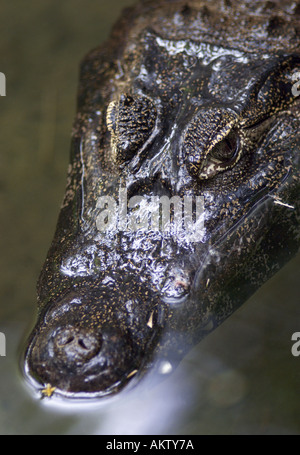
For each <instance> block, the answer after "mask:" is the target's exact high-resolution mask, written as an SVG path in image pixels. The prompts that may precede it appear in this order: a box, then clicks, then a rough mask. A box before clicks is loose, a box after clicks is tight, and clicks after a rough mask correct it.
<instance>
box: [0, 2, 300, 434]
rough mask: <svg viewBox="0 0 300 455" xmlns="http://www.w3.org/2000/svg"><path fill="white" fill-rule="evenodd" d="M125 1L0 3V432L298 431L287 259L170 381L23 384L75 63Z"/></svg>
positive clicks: (298, 381)
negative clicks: (49, 394)
mask: <svg viewBox="0 0 300 455" xmlns="http://www.w3.org/2000/svg"><path fill="white" fill-rule="evenodd" d="M132 3H133V2H130V1H125V0H123V1H121V0H110V1H103V0H102V1H97V2H96V1H92V0H65V1H64V2H61V1H58V0H51V1H50V0H44V1H43V2H38V1H35V0H29V1H27V2H26V5H25V2H23V1H21V0H14V2H8V1H7V0H6V1H5V2H2V5H1V15H0V31H1V32H0V33H1V39H0V71H1V72H3V73H5V75H6V79H7V96H6V97H5V98H4V97H2V98H0V104H1V108H0V131H1V134H0V144H1V155H0V166H1V173H0V200H1V204H0V212H1V224H0V245H1V256H0V262H1V269H0V270H1V274H0V297H1V305H0V331H1V332H4V333H5V335H6V343H7V355H6V357H0V434H3V435H4V434H36V435H37V434H87V435H90V434H110V435H113V434H129V435H130V434H137V435H139V434H155V435H164V434H165V435H167V434H174V435H184V434H187V435H193V434H241V433H242V434H245V433H250V434H300V398H299V390H300V357H293V356H292V354H291V346H292V341H291V336H292V334H293V333H294V332H296V331H300V306H299V290H300V284H299V264H300V257H298V258H296V259H295V260H293V261H292V262H291V263H290V264H289V265H288V266H287V267H285V268H284V269H283V270H282V271H281V272H280V273H279V274H278V275H276V276H275V277H274V279H272V280H271V281H270V282H269V283H267V285H265V286H264V287H263V288H261V289H260V291H259V292H257V293H256V295H255V296H254V297H253V298H252V299H251V300H249V301H248V302H247V303H246V304H245V305H244V306H243V307H242V308H241V309H240V310H239V311H238V312H237V313H236V314H235V315H233V316H232V317H231V318H230V319H229V320H228V321H227V322H226V323H225V324H223V326H221V327H220V328H219V329H218V330H217V331H215V332H214V333H213V334H212V335H210V336H209V337H208V338H207V339H206V340H204V341H203V342H202V343H201V344H200V345H199V346H198V347H197V348H195V349H194V351H193V352H191V354H190V355H189V356H188V357H187V358H186V359H185V360H184V361H183V362H182V364H181V365H180V367H179V368H178V369H177V370H176V372H174V374H173V375H172V376H170V377H169V378H166V379H165V380H164V381H163V382H161V383H159V384H157V385H153V384H152V385H149V384H148V383H147V381H145V383H142V384H141V386H140V387H138V388H137V389H136V390H134V391H132V392H131V393H128V394H124V395H121V396H119V397H117V398H114V399H112V400H107V401H105V402H103V403H101V404H100V405H97V406H92V407H88V406H77V405H76V406H72V407H66V406H63V405H61V406H57V405H54V404H53V403H51V401H46V400H43V401H39V400H37V399H36V397H33V396H32V395H31V393H30V392H29V391H28V390H27V389H26V387H25V386H24V384H23V381H22V379H21V377H20V374H19V370H18V355H19V347H20V345H21V343H22V339H23V338H24V334H25V333H26V332H27V331H28V329H29V328H30V326H31V324H32V322H33V319H34V316H35V308H36V303H35V283H36V280H37V276H38V274H39V271H40V268H41V265H42V262H43V260H44V258H45V255H46V252H47V249H48V247H49V245H50V241H51V239H52V236H53V231H54V228H55V224H56V220H57V215H58V210H59V206H60V202H61V200H62V196H63V192H64V187H65V179H66V169H67V164H68V158H69V144H70V131H71V125H72V121H73V117H74V112H75V102H76V90H77V80H78V64H79V61H80V59H81V58H82V56H83V55H84V54H85V53H86V52H87V51H88V50H90V49H91V48H93V47H95V46H97V45H98V44H99V43H100V42H101V41H103V39H105V37H106V36H107V35H108V33H109V29H110V27H111V25H112V23H113V22H114V21H115V20H116V18H117V17H118V15H119V13H120V10H121V9H122V8H123V7H124V6H126V5H129V4H132Z"/></svg>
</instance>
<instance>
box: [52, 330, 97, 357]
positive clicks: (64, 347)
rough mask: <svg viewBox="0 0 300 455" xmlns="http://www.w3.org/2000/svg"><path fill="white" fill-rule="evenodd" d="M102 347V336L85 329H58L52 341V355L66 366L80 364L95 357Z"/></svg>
mask: <svg viewBox="0 0 300 455" xmlns="http://www.w3.org/2000/svg"><path fill="white" fill-rule="evenodd" d="M101 346H102V335H101V334H93V333H89V332H88V330H87V329H85V328H77V327H65V328H61V329H58V331H57V332H56V334H55V336H54V339H53V347H54V349H53V350H54V354H55V356H56V357H57V358H59V359H60V360H61V361H62V362H63V363H65V365H66V366H68V365H72V364H73V363H75V364H80V363H82V362H85V361H87V360H90V359H92V358H93V357H95V356H96V355H97V354H98V353H99V351H100V349H101Z"/></svg>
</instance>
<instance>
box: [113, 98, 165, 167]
mask: <svg viewBox="0 0 300 455" xmlns="http://www.w3.org/2000/svg"><path fill="white" fill-rule="evenodd" d="M156 117H157V111H156V108H155V106H154V104H153V102H152V101H151V100H150V99H149V98H147V97H145V96H131V95H128V94H122V95H121V96H120V98H119V100H118V101H113V102H111V103H110V105H109V106H108V109H107V115H106V124H107V128H108V130H109V132H110V133H111V147H112V155H113V159H114V160H115V161H116V162H117V163H119V164H122V163H124V162H126V161H128V160H130V159H131V158H132V157H133V156H134V155H135V154H136V153H137V152H138V151H139V150H141V149H142V148H143V146H144V145H145V144H146V142H147V141H148V139H149V138H150V136H151V134H152V132H153V130H154V126H155V121H156Z"/></svg>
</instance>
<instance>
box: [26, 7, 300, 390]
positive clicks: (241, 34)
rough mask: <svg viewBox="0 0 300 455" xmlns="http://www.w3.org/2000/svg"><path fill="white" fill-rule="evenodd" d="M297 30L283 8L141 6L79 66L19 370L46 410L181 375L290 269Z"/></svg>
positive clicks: (295, 12) (298, 138)
mask: <svg viewBox="0 0 300 455" xmlns="http://www.w3.org/2000/svg"><path fill="white" fill-rule="evenodd" d="M299 19H300V3H299V2H298V3H297V2H294V1H283V0H278V1H277V0H276V1H275V0H273V1H255V2H253V1H250V0H243V1H241V2H233V1H232V0H217V1H216V0H214V1H211V2H210V1H198V0H185V1H182V0H179V1H177V0H174V1H167V0H154V1H153V0H151V1H149V0H146V1H140V2H139V3H138V4H136V5H135V6H134V7H131V8H129V9H127V10H125V11H124V13H123V15H122V17H121V19H120V20H119V21H118V22H117V24H116V25H115V27H114V28H113V31H112V34H111V37H110V38H109V40H108V41H107V42H106V43H105V44H103V45H101V46H100V47H97V48H96V49H94V50H92V51H91V52H90V53H89V54H88V55H87V56H86V57H85V58H84V59H83V61H82V63H81V71H80V84H79V92H78V108H77V114H76V118H75V122H74V128H73V132H72V142H71V161H70V166H69V171H68V182H67V188H66V193H65V197H64V201H63V205H62V208H61V212H60V215H59V220H58V225H57V230H56V233H55V237H54V240H53V242H52V245H51V247H50V250H49V253H48V256H47V258H46V262H45V264H44V267H43V269H42V272H41V275H40V278H39V282H38V320H37V323H36V325H35V328H34V329H33V331H32V333H31V335H30V337H29V340H28V344H27V348H26V353H25V359H24V371H25V376H26V378H27V379H28V380H29V382H30V383H31V384H32V385H33V387H35V388H36V389H38V390H43V394H44V395H45V394H46V395H48V396H50V395H52V394H53V393H54V394H57V395H58V396H63V397H69V398H80V397H84V398H86V397H94V398H95V397H103V396H108V395H110V394H115V393H117V392H119V391H121V390H122V389H123V388H124V386H125V385H128V386H129V383H131V384H135V383H137V382H138V381H139V379H140V378H141V377H142V376H143V374H144V373H145V372H147V371H149V369H150V368H152V366H153V368H154V365H155V359H162V361H164V362H165V363H166V361H168V362H169V365H173V364H175V363H176V362H179V361H180V359H182V358H183V356H184V355H185V354H186V353H187V352H188V351H189V349H191V347H193V346H195V344H196V343H198V342H199V341H200V340H201V339H203V337H205V336H206V335H207V334H209V333H210V332H211V331H213V330H214V329H216V328H217V327H218V326H219V325H220V324H221V323H222V322H223V321H224V320H225V319H226V318H228V317H229V316H230V315H231V314H232V313H233V312H234V311H235V310H236V309H237V308H238V307H240V305H241V304H243V303H244V302H245V301H246V300H247V299H248V298H249V297H250V296H251V295H252V294H253V293H254V292H255V291H256V290H257V289H258V288H259V287H260V286H261V285H262V284H263V283H264V282H266V281H267V280H268V279H269V278H270V277H271V276H272V275H274V274H275V273H276V272H277V271H278V270H279V269H280V268H281V267H283V265H284V264H285V263H287V261H289V260H290V259H291V258H292V257H293V256H294V255H295V254H296V253H297V252H298V250H299V245H300V228H299V221H300V198H299V189H300V175H299V169H300V167H299V150H300V135H299V131H300V103H299V100H300V96H299V94H300V90H299V79H300V75H299V72H300V53H299V44H300V38H299V37H300V20H299ZM297 78H298V79H297ZM168 204H169V205H168ZM154 209H155V210H154ZM168 211H169V219H168V217H166V212H168Z"/></svg>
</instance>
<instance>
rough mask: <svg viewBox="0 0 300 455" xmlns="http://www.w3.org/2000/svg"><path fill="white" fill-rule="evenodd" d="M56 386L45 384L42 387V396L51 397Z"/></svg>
mask: <svg viewBox="0 0 300 455" xmlns="http://www.w3.org/2000/svg"><path fill="white" fill-rule="evenodd" d="M55 389H56V387H52V386H51V384H47V385H46V387H45V388H44V389H42V395H43V397H48V398H50V397H52V395H53V393H54V392H55Z"/></svg>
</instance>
